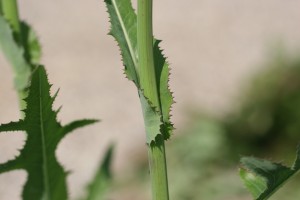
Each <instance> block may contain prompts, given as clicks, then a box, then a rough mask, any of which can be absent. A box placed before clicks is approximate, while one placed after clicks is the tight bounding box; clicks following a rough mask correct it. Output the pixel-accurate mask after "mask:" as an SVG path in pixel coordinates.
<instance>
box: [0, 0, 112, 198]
mask: <svg viewBox="0 0 300 200" xmlns="http://www.w3.org/2000/svg"><path fill="white" fill-rule="evenodd" d="M0 47H1V49H2V51H3V53H4V55H5V56H6V58H7V60H8V61H9V62H10V64H11V66H12V68H13V71H14V74H15V88H16V90H17V92H18V94H19V102H20V110H21V119H20V120H19V121H18V122H10V123H7V124H1V125H0V133H1V132H13V131H24V132H25V133H26V135H27V139H26V142H25V145H24V147H23V149H22V150H21V151H20V155H19V156H16V157H15V158H14V159H13V160H9V161H7V162H6V163H3V164H0V174H1V173H5V172H8V171H12V170H19V169H23V170H25V171H26V172H27V174H28V176H27V177H28V178H27V181H26V183H25V185H24V188H23V192H22V199H23V200H32V199H36V200H39V199H43V200H66V199H68V198H69V197H68V192H67V185H66V177H67V173H66V171H65V170H64V169H63V167H62V166H61V165H60V164H59V162H58V161H57V159H56V155H55V152H56V148H57V146H58V144H59V142H60V141H61V140H62V139H63V138H64V137H65V136H66V135H67V134H69V133H70V132H72V131H73V130H75V129H77V128H80V127H83V126H86V125H89V124H93V123H95V122H97V121H98V120H94V119H84V120H77V121H73V122H71V123H69V124H67V125H65V126H62V125H61V124H60V123H59V122H58V121H57V119H56V118H57V114H58V112H59V110H60V108H59V109H58V110H53V108H52V105H53V102H54V100H55V98H56V96H57V94H58V92H56V93H55V95H54V96H53V97H52V96H51V95H50V88H51V85H50V83H49V81H48V78H47V74H46V71H45V68H44V67H43V66H41V65H40V64H39V60H40V56H41V48H40V44H39V41H38V39H37V37H36V34H35V33H34V31H33V29H32V28H31V27H30V26H29V25H28V24H26V23H25V22H23V21H20V20H19V14H18V6H17V1H16V0H0ZM112 151H113V149H112V146H111V147H110V148H109V149H108V151H107V152H106V154H105V158H104V160H103V161H102V162H101V164H100V167H99V170H98V172H97V173H96V176H95V178H94V180H93V181H91V183H90V184H89V186H88V187H87V194H86V196H85V197H84V198H82V199H83V200H98V199H101V198H103V195H104V193H105V191H106V190H107V186H108V184H109V183H110V180H111V172H110V163H111V158H112Z"/></svg>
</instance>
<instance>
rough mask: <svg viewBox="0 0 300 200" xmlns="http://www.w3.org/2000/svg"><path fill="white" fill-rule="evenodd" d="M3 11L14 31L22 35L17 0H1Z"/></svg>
mask: <svg viewBox="0 0 300 200" xmlns="http://www.w3.org/2000/svg"><path fill="white" fill-rule="evenodd" d="M1 6H2V12H3V15H4V17H5V19H6V20H7V21H9V23H10V25H11V27H12V28H13V30H14V32H15V33H16V34H18V36H19V35H20V31H21V26H20V20H19V12H18V3H17V0H1Z"/></svg>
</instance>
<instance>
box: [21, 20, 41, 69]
mask: <svg viewBox="0 0 300 200" xmlns="http://www.w3.org/2000/svg"><path fill="white" fill-rule="evenodd" d="M21 38H22V45H23V47H24V49H25V55H24V56H25V59H26V60H27V62H28V63H30V64H32V65H37V64H39V62H40V59H41V55H42V49H41V45H40V43H39V41H38V38H37V35H36V33H35V32H34V30H33V29H32V28H31V27H30V26H29V25H28V24H27V23H26V22H24V21H23V22H21Z"/></svg>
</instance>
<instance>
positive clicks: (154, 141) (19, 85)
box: [0, 0, 300, 200]
mask: <svg viewBox="0 0 300 200" xmlns="http://www.w3.org/2000/svg"><path fill="white" fill-rule="evenodd" d="M105 4H106V6H107V10H108V14H109V16H110V22H111V31H110V34H111V35H112V36H113V37H114V38H115V40H116V41H117V43H118V45H119V47H120V50H121V54H122V59H123V64H124V66H125V74H126V76H127V78H128V79H129V80H131V81H133V82H134V84H135V85H136V87H137V92H138V96H139V98H140V102H141V106H142V111H143V116H144V123H145V130H146V141H147V145H148V157H149V168H150V175H151V181H152V199H153V200H168V199H169V191H168V177H167V165H166V155H165V140H167V139H169V138H170V136H171V134H172V130H173V129H174V128H173V124H172V123H171V121H170V111H171V106H172V104H173V102H174V101H173V97H172V93H171V91H170V89H169V86H168V81H169V65H168V62H167V61H166V58H165V57H164V55H163V54H162V50H161V49H160V48H159V43H160V40H157V39H155V38H154V37H153V30H152V29H153V28H152V7H153V5H152V4H153V1H152V0H138V1H137V4H138V6H137V14H136V13H135V11H134V9H133V7H132V4H131V1H130V0H105ZM0 46H1V48H2V50H3V52H4V54H5V56H6V58H7V59H8V61H9V62H10V64H11V66H12V68H13V71H14V74H15V88H16V90H17V91H18V94H19V101H20V107H21V113H23V114H22V118H21V119H20V120H19V121H18V122H10V123H8V124H2V125H0V132H11V131H25V132H26V134H27V136H28V137H27V140H26V143H25V146H24V148H23V149H22V150H21V152H20V155H19V156H17V157H16V158H15V159H13V160H10V161H8V162H6V163H4V164H0V173H4V172H7V171H11V170H15V169H24V170H26V171H27V173H28V179H27V181H26V184H25V186H24V189H23V193H22V198H23V199H24V200H32V199H35V200H39V199H43V200H66V199H68V194H67V186H66V176H67V174H66V172H65V170H64V169H63V167H62V166H61V165H60V164H59V162H58V161H57V159H56V155H55V151H56V148H57V145H58V143H59V142H60V141H61V140H62V139H63V137H64V136H65V135H67V134H68V133H70V132H72V131H73V130H75V129H77V128H79V127H82V126H86V125H89V124H92V123H95V122H97V120H91V119H85V120H78V121H74V122H72V123H69V124H67V125H65V126H62V125H61V124H60V123H59V122H57V120H56V116H57V113H58V112H59V109H58V110H53V109H52V104H53V102H54V100H55V97H56V95H57V93H56V94H55V95H54V96H53V97H52V96H51V95H50V87H51V85H50V83H49V82H48V79H47V74H46V71H45V69H44V67H43V66H42V65H40V56H41V48H40V44H39V42H38V39H37V37H36V34H35V33H34V31H33V30H32V28H31V27H30V26H29V25H27V24H26V23H25V22H23V21H20V19H19V14H18V6H17V1H16V0H0ZM111 156H112V147H111V148H109V150H108V151H107V153H106V156H105V158H104V160H103V162H102V163H101V167H100V168H99V170H98V172H97V174H96V177H95V178H94V180H93V181H92V183H91V184H90V185H89V187H88V194H87V196H86V197H85V198H83V199H86V200H98V199H102V198H103V194H104V193H105V191H106V189H107V187H108V183H109V182H110V177H111V173H110V170H109V168H110V162H111ZM241 162H242V165H243V167H242V168H241V169H240V176H241V178H242V179H243V181H244V182H245V185H246V187H247V188H248V189H249V190H250V191H251V193H252V194H253V197H254V199H257V200H265V199H268V198H269V197H270V196H271V195H272V194H273V193H274V192H276V191H277V190H278V189H279V188H280V187H281V186H282V185H283V184H284V183H285V182H286V181H287V180H289V179H290V178H291V177H292V176H294V175H295V174H296V173H297V172H298V171H299V169H300V150H299V148H298V150H297V158H296V161H295V163H294V165H293V167H291V168H288V167H285V166H283V165H281V164H276V163H272V162H269V161H265V160H259V159H255V158H251V157H245V158H242V160H241Z"/></svg>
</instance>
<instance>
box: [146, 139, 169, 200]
mask: <svg viewBox="0 0 300 200" xmlns="http://www.w3.org/2000/svg"><path fill="white" fill-rule="evenodd" d="M148 156H149V167H150V174H151V182H152V199H153V200H168V199H169V188H168V176H167V164H166V153H165V141H164V138H163V136H162V135H158V136H157V138H156V140H155V143H154V142H152V143H151V145H150V146H149V147H148Z"/></svg>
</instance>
